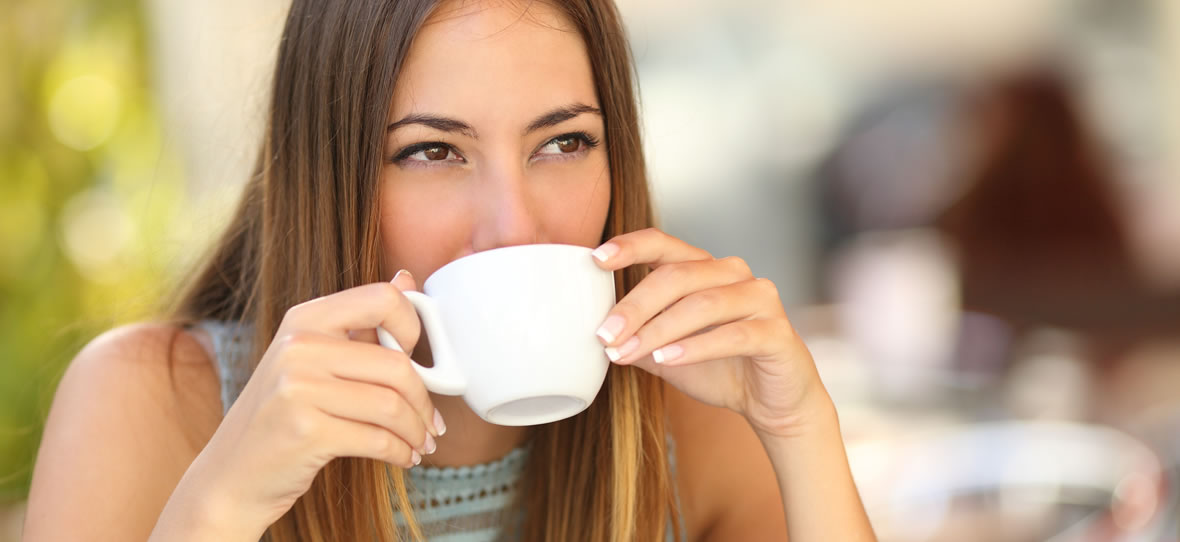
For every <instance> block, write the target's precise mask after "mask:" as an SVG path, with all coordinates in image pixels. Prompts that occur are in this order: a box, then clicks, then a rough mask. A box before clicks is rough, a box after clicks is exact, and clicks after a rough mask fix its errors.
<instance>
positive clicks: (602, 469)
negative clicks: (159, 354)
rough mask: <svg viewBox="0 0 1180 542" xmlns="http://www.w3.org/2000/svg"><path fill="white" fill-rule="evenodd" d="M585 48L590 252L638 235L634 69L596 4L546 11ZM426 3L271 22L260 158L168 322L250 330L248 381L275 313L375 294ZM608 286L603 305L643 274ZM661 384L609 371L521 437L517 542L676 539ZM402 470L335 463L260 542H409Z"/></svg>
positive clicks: (641, 200) (634, 373)
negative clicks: (383, 203) (577, 409)
mask: <svg viewBox="0 0 1180 542" xmlns="http://www.w3.org/2000/svg"><path fill="white" fill-rule="evenodd" d="M556 3H557V4H558V6H559V8H560V9H562V10H564V12H565V13H566V15H567V16H568V19H569V20H570V22H571V23H572V24H573V26H575V27H576V28H577V30H578V32H579V33H580V34H581V36H582V38H583V39H584V40H585V43H586V45H587V51H588V54H589V56H590V64H591V69H592V70H593V73H594V80H595V85H596V90H597V93H598V99H599V102H600V109H601V110H602V113H603V117H604V123H605V128H606V138H605V143H606V149H607V154H608V160H609V164H610V176H611V188H612V190H611V193H612V196H611V201H610V211H609V214H608V216H607V220H606V224H605V227H604V230H603V233H602V240H603V241H605V240H607V239H609V238H611V237H613V236H615V235H617V234H619V233H623V232H628V231H634V230H638V229H642V228H646V227H650V226H652V225H653V224H654V217H653V214H652V209H651V204H650V199H649V193H648V187H647V177H646V167H645V165H644V159H643V154H642V150H641V145H640V135H639V120H638V109H637V104H636V97H635V83H634V78H633V71H634V66H633V63H632V60H631V53H630V50H629V47H628V45H627V42H626V38H625V34H624V32H623V27H622V23H621V20H620V17H619V14H618V11H617V10H616V8H615V6H614V5H613V4H612V2H611V0H568V1H566V0H563V1H560V2H556ZM436 4H437V1H436V0H397V1H382V0H367V1H362V0H357V1H319V0H295V1H294V2H293V5H292V7H291V10H290V13H289V15H288V17H287V21H286V26H285V28H284V30H283V36H282V42H281V45H280V48H279V55H278V62H277V65H276V68H275V73H274V83H273V87H272V96H271V102H270V108H269V114H268V122H267V128H266V132H265V139H264V142H263V145H262V150H261V152H260V155H259V157H258V161H257V165H256V167H255V170H254V174H253V175H252V176H251V177H250V178H249V179H248V180H247V183H246V186H245V188H244V191H243V194H242V198H241V201H240V203H239V205H238V207H237V209H236V211H235V213H234V215H233V218H232V220H231V221H230V223H229V225H228V227H227V230H226V231H225V233H224V234H223V235H222V236H221V238H220V239H219V240H218V241H217V242H216V243H215V245H214V246H213V247H212V249H211V251H210V253H209V256H208V257H207V258H205V259H204V260H203V262H202V263H201V264H200V265H199V267H198V268H197V270H196V271H195V272H194V274H193V275H192V276H191V277H189V278H188V279H186V280H185V282H184V284H185V287H184V289H183V291H182V292H181V294H180V295H179V296H178V298H177V302H176V304H175V308H174V309H173V310H172V311H171V316H172V318H173V319H174V320H175V321H177V322H193V321H197V320H201V319H208V318H212V319H219V320H226V321H234V322H243V323H247V324H251V325H252V326H253V333H254V343H253V344H254V351H253V353H252V355H251V356H250V358H249V360H248V370H249V371H253V369H254V368H255V367H256V366H257V363H258V360H259V359H260V358H261V356H262V354H263V353H264V352H265V349H266V347H267V346H268V345H269V343H270V341H271V339H272V338H273V336H274V334H275V332H276V330H277V328H278V325H279V322H280V321H281V319H282V316H283V314H284V312H285V311H286V309H287V308H288V307H291V306H293V305H295V304H298V303H300V302H303V301H306V300H309V299H313V298H316V297H320V296H324V295H327V294H331V293H334V292H337V291H340V290H343V289H347V288H351V287H354V286H358V285H362V284H366V283H370V282H376V281H378V280H382V278H383V277H384V276H385V273H383V271H386V270H383V269H380V267H381V263H380V257H379V252H378V251H379V250H380V246H381V239H380V233H379V228H378V221H379V209H378V203H377V202H379V201H380V199H379V198H378V187H379V184H378V177H379V171H380V166H381V149H382V141H383V138H384V136H385V123H386V119H387V118H388V114H389V107H390V104H391V102H392V100H391V97H392V95H393V89H394V83H395V82H396V80H397V77H398V73H399V71H400V70H401V67H402V65H403V63H404V61H405V58H406V54H407V53H408V51H409V48H410V43H411V41H412V39H413V37H414V35H415V34H416V33H417V31H418V29H419V28H420V27H421V25H422V24H423V22H424V21H425V20H426V19H427V17H428V16H429V15H430V14H431V13H432V12H433V10H434V9H435V7H436ZM641 267H642V266H636V267H633V268H629V269H625V270H622V271H620V272H618V273H616V283H617V286H618V288H617V290H618V291H619V292H620V295H622V294H623V293H625V292H627V291H629V290H630V289H631V288H632V287H634V286H635V284H637V283H638V282H639V280H640V279H641V278H643V276H644V274H645V273H646V271H645V269H642V268H641ZM664 421H665V420H664V403H663V385H662V382H661V381H660V380H659V379H657V378H656V377H654V376H652V375H650V374H647V373H644V372H642V371H641V370H638V369H635V368H633V367H612V368H611V370H610V371H609V373H608V375H607V379H606V382H605V384H604V386H603V389H602V391H601V392H600V395H599V397H598V399H597V400H596V401H595V402H594V403H593V404H592V405H591V406H590V408H588V409H587V410H586V411H585V412H583V413H581V414H579V415H577V416H575V417H573V418H570V419H567V420H564V421H561V422H557V423H553V424H549V425H546V426H541V427H538V428H536V430H535V432H534V434H533V435H532V437H531V438H532V448H531V452H530V454H529V460H528V465H527V466H526V468H525V475H524V478H523V480H522V487H521V500H520V504H521V505H522V506H523V507H524V510H526V511H527V513H526V515H525V521H524V524H523V536H524V538H525V539H527V540H562V541H565V540H595V541H608V540H609V541H614V542H620V541H624V540H662V539H663V538H664V537H665V536H666V533H665V531H666V530H667V529H668V528H669V527H670V528H672V529H674V530H675V534H676V537H677V538H680V537H681V536H682V533H680V529H679V525H678V523H677V522H671V523H670V524H669V523H668V521H667V520H668V518H669V517H674V515H675V514H677V513H678V510H677V504H676V499H675V495H674V490H673V481H672V475H671V473H670V466H669V462H668V450H667V444H666V441H665V424H664ZM404 474H405V473H404V471H402V470H401V469H398V468H391V467H390V465H388V464H386V463H384V462H380V461H375V460H369V459H361V458H340V459H337V460H334V461H332V462H330V463H329V464H328V465H326V466H325V467H324V469H323V470H322V471H321V472H320V473H319V475H318V476H317V478H316V479H315V481H314V482H313V484H312V486H311V488H310V490H309V491H308V492H307V493H306V494H305V495H304V496H303V497H301V498H300V499H299V500H298V501H297V502H296V503H295V505H294V506H293V507H292V508H291V510H290V511H289V512H288V513H287V514H286V515H285V516H283V517H282V518H281V519H280V520H279V521H278V522H276V523H275V524H274V525H272V526H271V527H270V529H268V531H267V536H268V537H269V539H270V540H272V541H275V542H290V541H296V540H302V541H322V540H329V539H339V540H358V539H377V540H382V541H388V540H395V539H399V538H400V536H401V534H402V533H401V532H399V530H398V529H397V528H396V527H395V510H396V511H400V512H401V513H402V515H403V516H404V517H405V519H406V521H407V524H408V526H409V527H408V532H409V534H410V535H411V536H412V537H413V538H415V539H421V538H422V532H421V529H420V526H419V525H418V524H417V523H416V522H415V521H414V519H413V509H412V507H411V505H410V502H409V499H408V496H407V488H406V479H405V477H404Z"/></svg>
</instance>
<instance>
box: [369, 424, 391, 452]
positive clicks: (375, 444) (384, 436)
mask: <svg viewBox="0 0 1180 542" xmlns="http://www.w3.org/2000/svg"><path fill="white" fill-rule="evenodd" d="M396 440H397V439H396V438H394V436H393V434H391V433H390V432H388V431H385V430H382V429H377V430H374V431H373V441H372V443H371V444H370V445H371V446H372V448H371V450H372V452H373V454H374V455H385V454H388V453H390V452H392V451H394V449H395V445H396V442H395V441H396Z"/></svg>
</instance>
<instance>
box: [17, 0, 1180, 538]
mask: <svg viewBox="0 0 1180 542" xmlns="http://www.w3.org/2000/svg"><path fill="white" fill-rule="evenodd" d="M618 1H619V5H620V7H621V9H622V11H623V12H624V17H625V20H626V22H627V24H628V27H629V28H628V30H629V32H630V34H631V39H632V47H633V49H634V51H635V56H636V60H637V64H638V69H639V80H640V86H641V95H642V110H643V121H644V130H645V145H646V148H647V152H648V156H649V164H650V171H651V180H652V184H653V189H654V192H655V197H656V205H657V209H658V212H659V215H660V218H661V225H662V227H663V228H664V229H666V230H667V231H669V232H670V233H672V234H673V235H676V236H679V237H682V238H684V239H686V240H687V241H689V242H691V243H693V244H696V245H699V246H702V247H704V248H706V249H707V250H709V251H711V252H712V253H713V254H715V255H718V256H723V255H737V256H741V257H743V258H745V259H746V260H747V261H748V262H750V265H751V267H752V268H753V270H754V272H755V274H757V275H759V276H763V277H767V278H771V279H773V280H774V281H775V283H776V284H777V285H778V286H779V288H780V291H781V293H782V296H783V301H784V303H785V304H786V306H787V308H788V311H789V314H790V316H791V319H792V321H793V322H794V324H795V326H796V327H797V328H798V329H799V330H800V332H801V333H802V334H803V336H804V337H805V339H806V340H807V343H808V345H809V347H810V348H811V350H812V353H813V354H814V355H815V358H816V361H817V364H818V365H819V369H820V371H821V374H822V376H823V378H824V381H825V383H826V385H827V386H828V388H829V390H830V391H831V393H832V395H833V397H834V398H835V400H836V403H837V406H838V407H839V410H840V414H841V422H842V428H843V430H844V433H845V439H846V442H847V445H848V449H849V457H850V460H851V463H852V467H853V471H854V475H855V476H856V479H857V483H858V486H859V488H860V490H861V493H862V495H863V497H864V500H865V504H866V506H867V507H868V511H869V515H870V516H871V517H872V519H873V522H874V525H875V526H876V528H877V529H878V531H879V536H880V538H881V540H882V541H883V542H886V541H944V540H946V541H950V540H955V541H976V540H978V541H1036V540H1052V541H1091V540H1092V541H1105V540H1128V541H1130V540H1135V541H1173V542H1174V541H1178V540H1180V526H1178V518H1180V175H1178V174H1177V171H1180V2H1177V1H1175V0H987V1H984V0H876V1H874V2H859V1H852V0H824V1H822V2H802V1H791V0H786V1H783V0H778V1H773V2H772V1H769V0H729V1H728V2H724V3H716V2H706V1H704V0H697V1H691V2H686V1H684V0H644V1H642V2H640V1H638V0H618ZM0 6H2V9H3V13H4V16H3V17H0V80H2V81H3V83H2V84H0V542H7V541H9V540H17V539H19V536H20V525H21V521H22V518H23V512H24V508H23V498H24V496H25V494H26V493H27V489H28V483H29V477H30V474H31V472H32V461H33V458H34V456H35V453H36V449H37V445H38V439H39V436H40V433H41V426H42V422H43V419H44V416H45V413H46V411H47V409H48V405H49V404H50V401H51V400H52V395H53V390H54V387H55V385H56V382H57V379H58V378H59V377H60V375H61V372H62V371H63V369H64V367H65V365H66V364H67V363H68V362H69V360H70V359H71V358H72V357H73V355H74V354H75V353H76V352H77V351H78V349H79V348H80V347H81V346H82V345H83V344H85V342H86V341H88V340H89V339H91V338H92V337H94V336H95V335H96V334H98V333H99V332H101V331H102V330H104V329H107V328H109V327H111V326H114V325H118V324H121V323H126V322H131V321H136V320H140V319H144V318H150V317H151V316H152V314H153V311H155V310H157V308H158V307H159V306H160V305H161V303H162V302H163V299H162V296H163V295H164V294H165V292H167V291H168V287H169V285H170V284H171V283H172V282H173V281H175V280H176V277H177V276H178V273H179V272H180V271H182V270H183V269H185V266H186V265H188V264H189V263H191V260H190V258H191V256H192V255H194V254H196V253H199V250H198V248H199V247H200V246H202V245H203V244H204V243H206V242H208V241H209V239H210V237H211V236H212V235H213V233H214V232H216V231H217V228H218V227H219V225H220V224H222V223H223V222H224V221H225V220H226V217H227V215H228V212H229V206H230V205H231V203H232V202H233V201H234V200H235V197H236V196H237V194H238V191H239V190H240V187H241V186H242V182H243V180H244V179H245V178H246V175H247V172H248V168H249V164H250V161H251V157H252V156H253V155H254V153H255V152H256V149H257V147H258V143H259V132H260V129H261V113H262V107H263V104H265V102H266V93H267V87H268V83H269V75H270V66H271V65H272V63H273V60H274V54H275V51H276V46H277V40H278V36H279V32H280V30H281V24H282V21H283V18H284V15H285V9H286V6H287V3H286V2H284V1H282V0H267V1H262V0H257V1H254V2H230V1H227V0H211V1H207V2H165V1H162V0H138V1H136V0H102V1H87V2H82V1H78V0H43V1H39V2H33V1H31V0H16V1H15V2H14V1H13V0H8V1H4V2H2V3H0Z"/></svg>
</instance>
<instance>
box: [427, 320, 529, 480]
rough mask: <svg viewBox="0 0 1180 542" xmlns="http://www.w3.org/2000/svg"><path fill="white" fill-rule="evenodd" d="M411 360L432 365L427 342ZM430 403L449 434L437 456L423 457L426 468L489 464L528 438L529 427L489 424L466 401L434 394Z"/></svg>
mask: <svg viewBox="0 0 1180 542" xmlns="http://www.w3.org/2000/svg"><path fill="white" fill-rule="evenodd" d="M411 358H412V359H414V361H417V362H419V363H423V364H426V365H430V364H431V362H432V361H433V358H432V357H431V355H430V347H429V345H427V343H426V341H421V342H419V343H418V346H417V347H416V348H415V349H414V353H413V354H412V355H411ZM430 399H431V401H433V402H434V407H435V408H437V409H438V411H439V413H440V414H442V417H443V420H444V421H445V422H446V426H447V433H446V434H445V435H443V436H442V437H439V438H438V439H437V441H436V442H437V443H438V449H437V450H436V451H435V452H434V453H433V454H430V455H427V456H423V457H422V464H423V465H427V466H434V467H460V466H464V465H478V464H480V463H488V462H491V461H495V460H497V459H500V458H502V457H504V456H505V455H507V454H508V452H511V451H512V450H513V449H514V448H516V447H518V446H520V445H521V444H523V443H524V441H525V439H527V438H528V435H529V432H530V428H529V427H506V426H502V425H495V424H492V423H488V422H486V421H484V419H483V418H480V417H479V415H478V414H476V413H475V411H473V410H471V407H469V406H468V405H467V403H466V402H465V401H464V400H463V398H462V397H459V396H452V395H439V394H436V393H431V394H430Z"/></svg>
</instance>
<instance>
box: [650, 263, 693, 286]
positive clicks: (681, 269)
mask: <svg viewBox="0 0 1180 542" xmlns="http://www.w3.org/2000/svg"><path fill="white" fill-rule="evenodd" d="M652 274H653V275H654V274H658V275H661V277H660V278H661V280H665V281H667V282H671V283H678V282H684V281H685V280H687V279H688V278H689V276H690V275H691V274H692V270H691V269H689V267H688V266H686V265H684V264H680V263H672V264H665V265H661V266H659V267H658V268H656V270H655V271H652Z"/></svg>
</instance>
